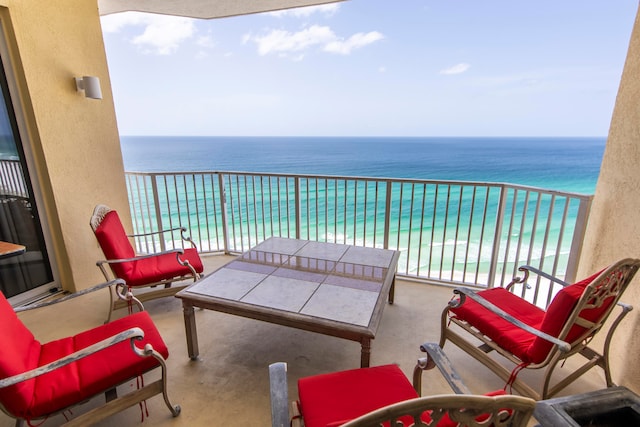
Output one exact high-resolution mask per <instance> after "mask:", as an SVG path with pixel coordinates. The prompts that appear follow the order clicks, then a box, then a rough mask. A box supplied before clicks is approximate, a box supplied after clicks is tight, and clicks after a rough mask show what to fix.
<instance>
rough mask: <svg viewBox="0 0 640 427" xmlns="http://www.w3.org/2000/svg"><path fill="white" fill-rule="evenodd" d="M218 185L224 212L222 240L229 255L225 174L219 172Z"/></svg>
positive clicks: (222, 212)
mask: <svg viewBox="0 0 640 427" xmlns="http://www.w3.org/2000/svg"><path fill="white" fill-rule="evenodd" d="M217 175H218V187H219V188H220V213H221V214H222V240H223V242H224V253H225V254H226V255H229V229H228V228H227V189H226V187H225V185H224V176H222V174H221V173H218V174H217Z"/></svg>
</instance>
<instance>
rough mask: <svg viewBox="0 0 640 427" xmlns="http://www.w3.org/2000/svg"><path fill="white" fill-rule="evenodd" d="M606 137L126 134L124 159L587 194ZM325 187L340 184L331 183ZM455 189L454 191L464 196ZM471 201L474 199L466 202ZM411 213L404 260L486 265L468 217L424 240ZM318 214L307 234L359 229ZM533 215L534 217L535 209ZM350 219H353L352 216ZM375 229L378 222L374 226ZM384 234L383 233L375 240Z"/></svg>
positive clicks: (539, 260)
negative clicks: (464, 223)
mask: <svg viewBox="0 0 640 427" xmlns="http://www.w3.org/2000/svg"><path fill="white" fill-rule="evenodd" d="M604 147H605V138H604V137H602V138H596V137H592V138H577V137H576V138H462V137H460V138H405V137H401V138H391V137H384V138H370V137H359V138H354V137H347V138H343V137H317V138H316V137H299V138H298V137H286V138H281V137H157V136H145V137H122V150H123V158H124V164H125V169H126V171H128V172H196V171H197V172H203V171H234V172H262V173H293V174H305V175H314V174H318V175H337V176H361V177H377V178H410V179H430V180H453V181H479V182H501V183H512V184H522V185H528V186H532V187H540V188H544V189H549V190H558V191H567V192H573V193H581V194H593V192H594V190H595V185H596V181H597V179H598V173H599V169H600V163H601V160H602V155H603V152H604ZM239 187H240V188H242V186H239ZM327 193H329V194H332V193H333V192H332V191H328V190H327ZM432 193H433V192H432V191H431V192H429V193H428V194H426V195H424V196H423V197H424V200H427V204H430V203H432V202H431V200H432V199H433V200H435V196H434V195H433V194H432ZM406 195H407V194H405V197H406ZM469 196H470V195H469V194H465V195H464V197H463V196H462V195H460V196H459V197H460V200H463V198H465V199H466V198H468V197H469ZM439 197H442V195H441V196H439ZM451 197H452V198H453V199H455V198H457V197H458V196H456V195H452V196H451ZM239 199H242V197H239ZM488 200H489V199H488ZM321 202H322V201H321ZM403 203H404V202H403ZM489 203H490V204H495V203H497V200H493V199H491V200H490V201H489ZM524 203H525V202H522V201H518V207H517V208H514V209H518V210H519V211H523V210H526V209H529V211H533V209H534V203H535V200H530V201H529V202H528V203H529V204H530V205H531V206H530V207H528V208H526V209H525V208H524V207H523V206H524ZM461 206H462V205H461ZM464 206H473V205H472V204H471V203H465V204H464ZM478 208H479V207H478V206H476V207H475V209H478ZM461 209H462V208H461ZM465 209H467V210H468V208H465ZM556 209H557V210H559V209H562V205H560V204H559V205H557V206H556ZM356 210H357V211H358V212H363V211H364V210H365V208H364V207H356ZM544 211H545V208H543V209H542V212H544ZM348 212H350V211H348ZM569 212H570V217H573V219H574V218H575V212H577V209H575V206H573V207H571V208H570V209H569ZM461 213H462V217H467V216H469V215H470V212H466V211H465V212H462V211H461ZM410 214H411V212H410V209H409V204H408V202H407V203H405V207H404V208H403V209H401V214H399V215H400V218H398V219H397V220H396V219H395V218H394V219H393V220H392V221H391V222H392V224H396V223H397V224H398V225H399V231H398V233H397V234H396V235H395V237H394V239H397V240H396V243H397V247H398V248H399V249H400V250H402V251H403V258H402V259H401V261H400V262H401V265H402V264H403V263H404V264H406V272H407V273H410V274H414V273H417V274H418V275H420V274H423V272H425V271H432V270H433V271H436V270H442V269H444V270H449V269H452V270H453V269H456V268H458V267H457V265H462V261H461V259H462V258H471V259H473V260H474V262H477V263H478V265H479V266H480V267H479V271H480V272H481V273H486V271H487V269H488V266H489V259H490V256H491V251H490V250H489V245H487V244H485V242H484V241H483V240H482V237H481V236H479V235H478V234H479V231H478V229H477V228H474V227H473V226H469V227H470V229H469V232H468V236H466V237H464V238H462V237H460V236H458V233H457V231H456V234H455V235H454V234H452V232H451V231H449V230H447V227H449V228H450V227H451V225H452V224H451V221H450V223H449V225H447V219H443V220H442V221H434V222H433V230H426V231H425V232H431V233H432V236H434V237H433V238H436V239H437V241H435V240H434V241H431V239H433V238H431V239H425V241H424V244H425V245H428V247H427V246H425V247H424V248H413V247H412V245H415V244H416V241H417V240H416V239H415V237H414V239H413V240H411V238H410V237H409V236H410V234H411V233H413V235H414V236H415V235H416V233H417V231H416V230H413V229H415V228H416V226H417V223H416V222H413V224H412V223H411V222H410V221H409V216H410ZM352 220H353V219H352ZM320 221H323V219H322V218H319V219H313V218H312V219H311V221H309V223H310V225H309V227H308V229H306V230H303V231H302V235H303V237H308V238H311V239H314V238H318V239H320V240H323V239H327V240H328V241H337V242H345V243H352V241H350V238H351V237H350V236H347V235H346V234H348V233H349V230H350V227H351V226H350V225H349V226H345V227H344V231H345V232H344V233H343V234H345V235H340V236H321V235H313V233H314V230H313V227H314V225H313V223H314V222H315V223H316V224H317V223H318V222H320ZM355 221H356V225H354V226H353V227H354V232H353V233H351V235H352V236H354V240H356V237H355V235H356V234H357V233H356V232H355V230H356V229H359V227H361V226H362V224H360V223H358V221H359V220H358V219H355ZM527 221H532V219H531V218H530V217H529V218H527ZM361 222H362V221H361ZM344 223H345V224H346V223H347V218H346V216H345V221H344ZM341 225H342V224H341ZM425 227H426V226H425ZM338 230H341V228H340V227H339V228H338ZM561 232H562V225H561V224H560V223H559V222H558V223H557V224H555V223H554V224H552V226H551V233H552V237H553V238H557V237H558V236H560V234H561ZM305 233H310V234H308V235H307V234H305ZM523 233H524V234H523V236H522V239H521V240H522V242H523V243H522V246H518V247H515V246H512V247H506V245H503V246H505V248H504V251H505V253H506V255H505V257H504V258H505V259H506V258H509V259H512V258H517V257H518V255H517V253H520V252H521V253H522V254H526V253H527V252H528V248H527V246H526V245H530V246H531V247H533V244H534V240H536V239H537V240H538V242H536V244H538V245H539V240H540V239H539V238H537V237H536V236H534V234H535V233H536V231H534V230H533V229H532V231H523ZM367 234H371V232H370V231H369V230H367ZM512 237H513V235H512ZM485 238H486V236H485ZM359 239H360V240H363V239H364V240H365V241H364V242H363V241H360V240H358V241H354V242H353V243H356V244H363V243H364V244H370V243H371V241H372V237H371V236H368V235H367V236H364V237H360V238H359ZM367 239H368V240H367ZM505 239H506V236H505ZM381 240H382V238H381V237H379V236H378V241H377V242H378V243H376V245H378V244H379V242H381ZM467 240H468V241H467ZM527 242H530V243H527ZM234 243H235V244H237V243H238V242H234ZM569 243H570V239H568V238H565V239H564V241H563V243H562V247H561V248H558V249H556V248H554V247H552V245H551V244H547V245H546V246H545V247H544V248H543V247H540V248H535V249H534V251H533V253H534V258H536V259H533V260H527V261H532V262H533V264H534V265H535V264H538V265H540V264H543V263H545V262H547V263H553V262H555V261H554V260H555V257H556V256H558V255H559V256H560V257H561V258H562V259H563V260H565V261H566V257H567V255H568V253H569V247H568V244H569ZM201 246H206V245H202V244H201ZM433 248H436V251H437V254H435V253H434V255H433V256H429V257H428V258H425V256H424V253H425V251H427V250H433ZM437 248H443V249H437ZM243 249H244V247H243ZM419 250H422V251H423V252H422V257H420V258H419V257H414V256H413V255H412V254H416V253H418V252H419ZM405 254H406V255H405ZM418 258H419V259H418ZM545 260H546V261H545ZM519 262H520V260H519V259H514V261H510V262H507V263H505V266H504V268H505V269H507V268H508V269H511V268H514V266H515V265H516V264H517V263H519ZM507 264H508V266H507ZM560 264H562V262H561V263H560ZM560 272H562V267H560ZM429 274H431V273H429ZM465 280H467V279H466V278H465Z"/></svg>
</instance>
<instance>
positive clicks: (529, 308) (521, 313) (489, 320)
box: [451, 288, 545, 362]
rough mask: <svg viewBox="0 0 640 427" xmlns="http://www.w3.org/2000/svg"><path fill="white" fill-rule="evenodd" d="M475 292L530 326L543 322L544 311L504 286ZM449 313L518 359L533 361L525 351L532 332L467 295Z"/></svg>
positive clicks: (531, 340)
mask: <svg viewBox="0 0 640 427" xmlns="http://www.w3.org/2000/svg"><path fill="white" fill-rule="evenodd" d="M478 294H479V295H480V296H482V297H483V298H484V299H486V300H487V301H489V302H492V303H493V304H495V305H497V306H498V307H500V308H502V309H503V310H504V311H506V312H507V313H508V314H510V315H511V316H513V317H515V318H516V319H518V320H520V321H522V322H524V323H526V324H527V325H529V326H532V327H534V328H538V327H539V326H540V324H541V323H542V320H543V318H544V314H545V313H544V311H543V310H542V309H540V308H538V307H536V306H535V305H533V304H531V303H529V302H528V301H526V300H524V299H522V298H520V297H518V296H517V295H514V294H512V293H511V292H509V291H507V290H506V289H504V288H491V289H487V290H485V291H480V292H478ZM451 312H452V313H453V314H454V315H455V316H456V317H457V318H459V319H460V320H464V321H466V322H468V323H470V324H471V325H473V326H474V327H475V328H476V329H478V330H479V331H480V332H482V334H484V335H486V336H488V337H489V338H491V339H492V340H493V341H495V343H496V344H498V345H499V346H500V347H502V348H504V349H505V350H507V351H509V352H510V353H513V354H514V355H515V356H517V357H518V358H519V359H521V360H523V361H525V362H532V361H531V360H529V359H528V353H527V352H528V350H529V347H530V346H531V343H532V342H533V340H534V339H535V338H536V337H535V335H532V334H530V333H529V332H526V331H523V330H522V329H519V328H518V327H516V326H514V325H513V324H512V323H510V322H508V321H506V320H504V319H502V318H500V317H499V316H498V315H496V314H493V313H492V312H490V311H489V310H487V309H486V308H484V307H482V306H481V305H480V304H478V303H477V302H475V301H472V300H471V299H469V298H467V300H466V301H465V303H464V304H462V305H461V306H460V307H457V308H452V309H451Z"/></svg>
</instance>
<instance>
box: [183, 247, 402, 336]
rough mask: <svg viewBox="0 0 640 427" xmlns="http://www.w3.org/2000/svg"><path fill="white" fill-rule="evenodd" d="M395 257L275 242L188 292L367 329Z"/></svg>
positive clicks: (356, 249) (372, 251)
mask: <svg viewBox="0 0 640 427" xmlns="http://www.w3.org/2000/svg"><path fill="white" fill-rule="evenodd" d="M394 254H395V252H394V251H390V250H384V249H374V248H362V247H355V246H349V245H340V244H331V243H318V242H309V241H304V240H294V239H283V238H271V239H268V240H266V241H264V242H263V243H261V244H259V245H256V246H255V247H254V248H253V249H251V250H250V251H249V252H247V253H245V254H243V255H241V256H240V257H239V258H238V259H237V260H235V261H233V262H231V263H229V264H227V265H226V266H224V267H223V268H221V269H220V270H217V271H216V272H214V273H212V274H211V275H209V276H207V277H206V278H204V279H201V280H200V281H198V282H196V283H195V284H194V285H192V286H191V287H189V288H188V292H190V293H195V294H201V295H206V296H210V297H216V298H223V299H228V300H233V301H238V302H242V303H247V304H253V305H256V306H262V307H269V308H274V309H277V310H284V311H288V312H293V313H299V314H303V315H309V316H314V317H319V318H323V319H328V320H333V321H338V322H345V323H349V324H353V325H359V326H364V327H366V326H367V325H368V324H369V322H370V321H371V318H372V314H373V311H374V309H375V306H376V303H377V301H378V298H379V296H380V290H381V289H382V286H383V283H384V281H385V279H386V278H387V272H388V269H389V268H390V267H391V263H392V260H393V257H394ZM393 268H394V269H395V265H394V266H393Z"/></svg>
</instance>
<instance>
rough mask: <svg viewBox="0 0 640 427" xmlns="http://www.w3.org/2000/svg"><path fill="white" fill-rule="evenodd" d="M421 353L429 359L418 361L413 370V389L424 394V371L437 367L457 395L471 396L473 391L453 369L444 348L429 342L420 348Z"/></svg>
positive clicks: (423, 358)
mask: <svg viewBox="0 0 640 427" xmlns="http://www.w3.org/2000/svg"><path fill="white" fill-rule="evenodd" d="M420 351H422V352H425V353H427V357H421V358H420V359H418V363H417V365H416V367H415V369H414V370H413V387H414V388H415V389H416V391H417V392H418V394H420V395H421V394H422V393H421V392H420V391H421V389H422V371H425V370H428V369H433V368H434V367H437V368H438V369H439V370H440V372H441V373H442V376H443V377H444V379H445V380H447V383H449V386H450V387H451V389H452V390H453V391H454V393H455V394H471V391H470V390H469V389H468V388H467V386H466V385H464V383H463V382H462V379H461V378H460V375H458V372H457V371H456V369H455V368H454V367H453V364H452V363H451V361H450V360H449V358H448V357H447V355H446V354H445V353H444V351H442V348H440V346H439V345H438V344H436V343H434V342H427V343H424V344H422V345H421V346H420Z"/></svg>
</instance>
